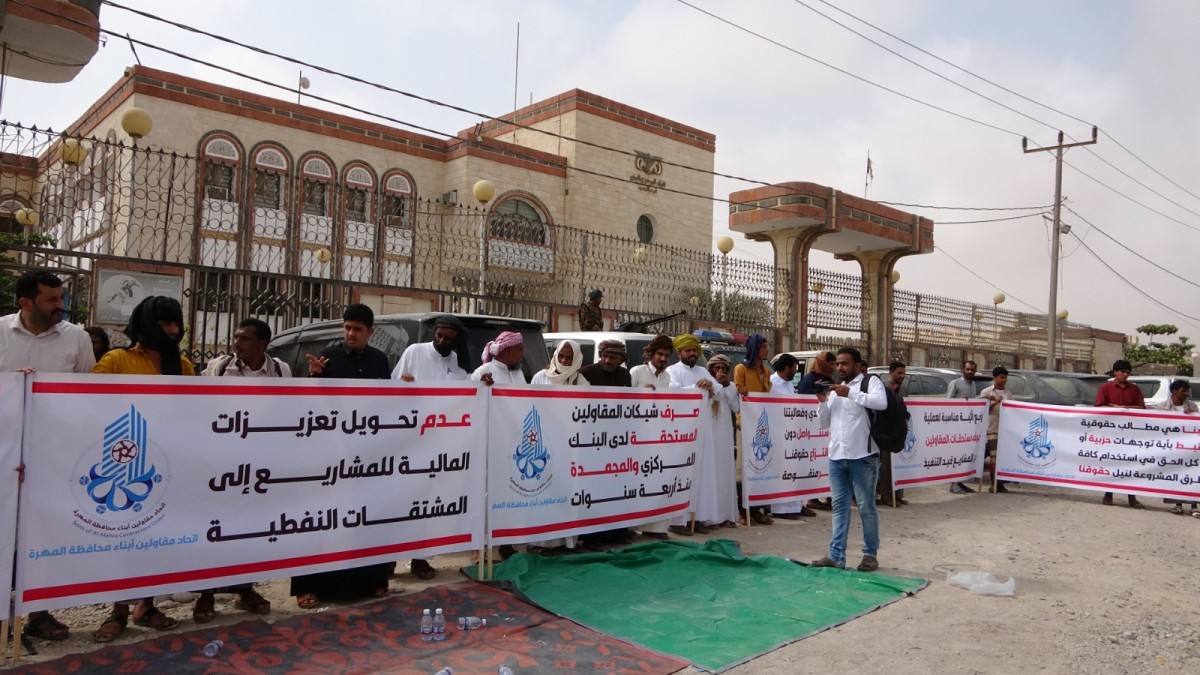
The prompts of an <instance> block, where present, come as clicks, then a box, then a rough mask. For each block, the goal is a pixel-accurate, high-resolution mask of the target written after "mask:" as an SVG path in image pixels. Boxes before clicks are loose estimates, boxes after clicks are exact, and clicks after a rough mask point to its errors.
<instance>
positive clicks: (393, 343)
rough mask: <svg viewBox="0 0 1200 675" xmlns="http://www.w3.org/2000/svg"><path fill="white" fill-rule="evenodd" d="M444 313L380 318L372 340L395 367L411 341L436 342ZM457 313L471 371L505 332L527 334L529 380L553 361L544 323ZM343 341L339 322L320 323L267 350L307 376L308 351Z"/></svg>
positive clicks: (283, 335)
mask: <svg viewBox="0 0 1200 675" xmlns="http://www.w3.org/2000/svg"><path fill="white" fill-rule="evenodd" d="M442 314H443V313H442V312H431V313H427V314H384V315H380V316H376V317H375V333H374V334H373V335H371V339H370V340H369V344H370V345H371V346H372V347H375V348H377V349H379V350H381V351H382V352H383V353H384V354H387V357H388V366H389V367H391V368H395V367H396V362H397V361H399V360H400V355H401V354H402V353H404V350H405V349H407V348H408V346H409V345H411V344H419V343H421V342H432V341H433V332H434V326H433V320H434V318H435V317H438V316H442ZM454 316H456V317H458V319H459V321H462V322H463V325H465V326H466V328H467V349H468V355H469V357H470V367H469V368H467V371H468V372H470V371H472V370H474V369H476V368H478V367H479V365H480V363H482V361H483V348H484V346H485V345H487V343H488V342H490V341H491V340H493V339H495V337H496V336H497V335H499V334H500V333H501V332H503V331H515V332H518V333H520V334H521V335H522V336H523V337H524V338H525V357H524V359H523V360H522V361H521V370H522V371H524V373H525V378H526V379H529V378H530V377H533V374H534V373H536V372H537V371H539V370H542V369H544V368H545V367H546V365H547V364H548V363H549V362H550V359H549V357H548V356H547V354H546V351H545V350H543V349H539V348H538V347H539V346H540V345H542V344H543V338H542V328H543V324H542V323H541V322H540V321H530V320H527V319H511V318H508V317H503V316H483V315H479V314H455V315H454ZM340 339H342V322H341V321H340V320H334V321H320V322H318V323H310V324H307V325H304V326H296V327H295V328H289V329H288V330H285V331H282V332H280V333H278V334H276V336H275V337H274V338H273V339H272V340H271V344H270V345H268V346H267V352H268V353H269V354H270V355H271V356H273V357H275V358H277V359H280V360H282V361H283V362H284V363H286V364H288V365H289V366H291V368H292V374H293V375H294V376H296V377H307V376H308V359H306V358H305V355H306V354H316V353H317V352H319V351H321V350H322V349H324V348H326V347H328V346H329V345H331V344H333V343H335V342H337V341H338V340H340Z"/></svg>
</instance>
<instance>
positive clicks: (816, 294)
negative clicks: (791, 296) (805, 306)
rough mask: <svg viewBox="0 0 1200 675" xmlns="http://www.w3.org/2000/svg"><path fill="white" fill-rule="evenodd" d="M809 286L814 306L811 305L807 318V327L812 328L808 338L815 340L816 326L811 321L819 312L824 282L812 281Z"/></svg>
mask: <svg viewBox="0 0 1200 675" xmlns="http://www.w3.org/2000/svg"><path fill="white" fill-rule="evenodd" d="M811 288H812V292H813V305H814V307H813V312H812V317H811V318H809V320H808V327H809V328H811V329H812V330H811V331H810V332H811V335H810V336H809V339H810V340H816V339H817V330H816V326H814V325H813V321H814V320H815V319H816V318H817V314H819V313H820V312H821V292H822V291H824V290H825V284H823V283H821V282H820V281H818V282H816V283H814V284H813V285H812V287H811Z"/></svg>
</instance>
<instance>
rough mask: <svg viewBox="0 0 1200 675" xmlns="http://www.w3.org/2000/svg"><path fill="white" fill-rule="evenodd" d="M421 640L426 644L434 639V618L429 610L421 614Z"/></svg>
mask: <svg viewBox="0 0 1200 675" xmlns="http://www.w3.org/2000/svg"><path fill="white" fill-rule="evenodd" d="M421 639H422V640H424V641H426V642H429V641H430V640H432V639H433V617H432V616H430V615H429V610H428V609H425V610H423V611H422V612H421Z"/></svg>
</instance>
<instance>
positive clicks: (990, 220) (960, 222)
mask: <svg viewBox="0 0 1200 675" xmlns="http://www.w3.org/2000/svg"><path fill="white" fill-rule="evenodd" d="M1042 215H1045V213H1044V212H1042V213H1026V214H1024V215H1020V216H1010V217H1008V218H988V219H986V220H939V221H938V223H937V224H938V225H974V224H975V223H1002V222H1004V221H1007V220H1021V219H1022V218H1036V217H1038V216H1042Z"/></svg>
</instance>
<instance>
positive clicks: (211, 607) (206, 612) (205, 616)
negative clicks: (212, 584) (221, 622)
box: [192, 593, 217, 623]
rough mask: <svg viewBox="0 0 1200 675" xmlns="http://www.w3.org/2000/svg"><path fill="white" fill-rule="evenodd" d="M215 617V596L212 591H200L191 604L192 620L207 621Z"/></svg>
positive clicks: (197, 621)
mask: <svg viewBox="0 0 1200 675" xmlns="http://www.w3.org/2000/svg"><path fill="white" fill-rule="evenodd" d="M215 618H217V608H216V598H214V597H213V594H212V593H201V594H200V597H198V598H196V604H194V605H192V621H195V622H196V623H208V622H210V621H212V620H213V619H215Z"/></svg>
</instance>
